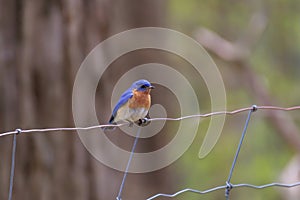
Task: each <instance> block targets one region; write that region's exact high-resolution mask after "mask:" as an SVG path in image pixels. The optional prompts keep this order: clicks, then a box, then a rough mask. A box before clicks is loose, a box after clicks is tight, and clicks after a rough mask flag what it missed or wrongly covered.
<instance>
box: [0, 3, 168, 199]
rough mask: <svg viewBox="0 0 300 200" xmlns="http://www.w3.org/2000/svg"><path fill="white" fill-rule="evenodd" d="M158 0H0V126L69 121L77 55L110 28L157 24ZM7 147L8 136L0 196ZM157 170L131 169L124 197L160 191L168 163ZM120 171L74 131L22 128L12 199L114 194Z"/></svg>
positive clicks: (1, 148) (1, 143) (161, 12)
mask: <svg viewBox="0 0 300 200" xmlns="http://www.w3.org/2000/svg"><path fill="white" fill-rule="evenodd" d="M164 4H165V3H164V1H159V0H155V1H149V0H134V1H130V2H129V1H127V2H125V1H116V0H115V1H109V0H97V1H94V0H88V1H83V0H73V1H68V0H61V1H59V0H50V1H48V0H29V1H20V0H0V5H1V6H0V94H1V98H0V127H1V128H0V130H1V132H2V131H6V130H11V129H15V128H18V127H21V128H39V127H40V128H44V127H66V126H67V127H70V126H74V125H73V120H72V110H71V105H72V103H71V102H72V99H71V96H72V95H71V94H72V87H73V81H74V78H75V75H76V71H77V69H78V68H79V66H80V64H81V62H82V61H83V59H84V57H85V56H86V55H87V53H88V52H89V51H90V50H91V49H92V48H93V47H94V46H95V45H97V44H98V43H99V42H100V41H102V40H103V39H105V38H107V37H108V36H109V35H111V34H112V33H117V32H120V31H123V30H126V29H129V28H134V27H140V26H161V25H162V24H163V20H164V18H165V6H164ZM105 81H108V82H109V81H111V80H110V79H107V80H105ZM104 96H105V95H104ZM10 148H11V138H10V137H4V138H1V139H0V159H1V162H0V165H1V166H0V168H1V170H0V173H1V174H0V176H1V178H0V188H1V193H0V199H6V198H7V193H6V191H8V180H9V168H10V165H9V164H10V157H9V155H10ZM163 171H164V172H161V173H149V174H146V175H141V176H138V175H133V176H132V177H131V179H129V180H128V185H127V186H128V187H127V190H126V187H125V191H124V195H125V196H126V197H127V198H128V199H141V198H143V197H147V196H149V195H151V194H152V193H155V192H159V191H161V190H162V188H163V187H165V182H164V181H163V176H162V173H166V171H167V169H165V170H163ZM122 175H123V174H122V173H120V172H117V171H114V170H112V169H109V168H107V167H105V166H103V165H102V164H100V163H98V162H97V161H96V160H94V159H93V158H92V156H91V155H90V154H89V153H88V152H87V151H86V150H85V148H84V147H83V145H82V144H81V143H80V141H79V139H78V137H77V135H76V133H75V132H74V133H57V134H56V133H53V134H27V135H22V134H21V135H19V136H18V145H17V157H16V172H15V182H14V192H13V199H23V200H29V199H30V200H33V199H38V200H47V199H63V200H66V199H72V200H76V199H78V200H82V199H98V200H99V199H105V200H107V199H115V197H116V196H117V192H118V189H119V186H120V183H121V178H122ZM131 183H135V184H131ZM134 185H136V186H134ZM134 189H136V191H135V190H134Z"/></svg>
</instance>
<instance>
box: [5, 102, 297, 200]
mask: <svg viewBox="0 0 300 200" xmlns="http://www.w3.org/2000/svg"><path fill="white" fill-rule="evenodd" d="M257 110H277V111H293V110H300V106H293V107H288V108H284V107H277V106H256V105H253V106H251V107H246V108H241V109H237V110H233V111H218V112H211V113H207V114H195V115H189V116H183V117H179V118H153V119H146V120H147V121H161V120H163V121H180V120H186V119H191V118H206V117H211V116H214V115H234V114H238V113H241V112H247V111H248V116H247V119H246V122H245V125H244V129H243V131H242V134H241V138H240V141H239V144H238V147H237V150H236V153H235V156H234V159H233V162H232V165H231V168H230V172H229V175H228V178H227V180H226V182H225V184H224V185H221V186H216V187H214V188H210V189H207V190H203V191H201V190H197V189H191V188H185V189H182V190H180V191H178V192H176V193H173V194H163V193H158V194H155V195H153V196H151V197H149V198H147V200H152V199H157V198H159V197H168V198H173V197H176V196H178V195H181V194H183V193H187V192H191V193H196V194H207V193H210V192H214V191H217V190H225V199H226V200H229V198H230V191H231V190H232V189H234V188H240V187H248V188H253V189H264V188H269V187H285V188H291V187H296V186H300V181H299V182H295V183H290V184H284V183H269V184H265V185H252V184H247V183H241V184H232V183H231V177H232V174H233V171H234V168H235V165H236V162H237V159H238V156H239V152H240V150H241V147H242V144H243V141H244V137H245V134H246V132H247V128H248V125H249V122H250V118H251V115H252V113H253V112H255V111H257ZM125 125H128V123H121V124H117V125H111V124H109V125H96V126H89V127H71V128H45V129H25V130H22V129H20V128H17V129H16V130H13V131H8V132H4V133H0V137H3V136H8V135H13V141H12V155H11V171H10V179H9V192H8V200H11V199H12V193H13V181H14V170H15V154H16V144H17V142H16V141H17V135H19V134H21V133H22V134H23V133H42V132H56V131H77V130H92V129H99V128H105V127H121V126H125ZM140 132H141V128H139V129H138V132H137V135H136V138H135V140H134V143H133V146H132V149H131V154H130V157H129V159H128V163H127V166H126V169H125V172H124V175H123V179H122V182H121V185H120V189H119V192H118V196H117V197H116V199H117V200H122V191H123V188H124V186H125V183H126V177H127V174H128V169H129V167H130V164H131V162H132V158H133V154H134V151H135V148H136V145H137V143H138V138H139V134H140Z"/></svg>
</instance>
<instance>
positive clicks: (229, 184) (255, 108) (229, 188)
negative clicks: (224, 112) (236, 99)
mask: <svg viewBox="0 0 300 200" xmlns="http://www.w3.org/2000/svg"><path fill="white" fill-rule="evenodd" d="M256 110H257V106H256V105H253V106H252V109H251V110H250V111H249V113H248V116H247V119H246V123H245V125H244V129H243V132H242V136H241V139H240V142H239V145H238V147H237V150H236V153H235V156H234V159H233V162H232V165H231V168H230V172H229V175H228V179H227V181H226V190H225V197H226V200H229V195H230V190H231V189H232V188H233V186H232V184H231V183H230V180H231V177H232V173H233V170H234V167H235V164H236V162H237V159H238V156H239V153H240V151H241V147H242V144H243V141H244V138H245V135H246V132H247V129H248V125H249V122H250V118H251V114H252V113H253V112H255V111H256Z"/></svg>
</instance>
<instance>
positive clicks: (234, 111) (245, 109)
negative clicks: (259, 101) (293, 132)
mask: <svg viewBox="0 0 300 200" xmlns="http://www.w3.org/2000/svg"><path fill="white" fill-rule="evenodd" d="M256 108H257V109H258V110H279V111H293V110H300V106H293V107H287V108H284V107H277V106H256ZM250 110H252V107H246V108H240V109H237V110H233V111H217V112H211V113H207V114H195V115H188V116H183V117H178V118H168V117H166V118H152V119H148V120H149V121H181V120H186V119H191V118H206V117H211V116H214V115H235V114H238V113H241V112H247V111H250ZM128 124H129V123H128V122H126V123H121V124H103V125H95V126H89V127H71V128H40V129H23V130H22V129H20V128H18V129H16V130H13V131H8V132H3V133H0V137H3V136H7V135H13V134H18V133H36V132H41V133H42V132H56V131H77V130H86V131H88V130H92V129H98V128H105V127H121V126H125V125H128Z"/></svg>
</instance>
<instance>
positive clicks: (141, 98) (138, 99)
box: [128, 90, 151, 109]
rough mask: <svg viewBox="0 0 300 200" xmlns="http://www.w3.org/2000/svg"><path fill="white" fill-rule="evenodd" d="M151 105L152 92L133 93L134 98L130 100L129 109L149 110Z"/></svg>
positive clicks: (135, 91)
mask: <svg viewBox="0 0 300 200" xmlns="http://www.w3.org/2000/svg"><path fill="white" fill-rule="evenodd" d="M150 105H151V97H150V91H145V92H141V91H137V90H134V91H133V97H132V98H131V99H130V100H129V105H128V106H129V108H133V109H134V108H147V109H149V108H150Z"/></svg>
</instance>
